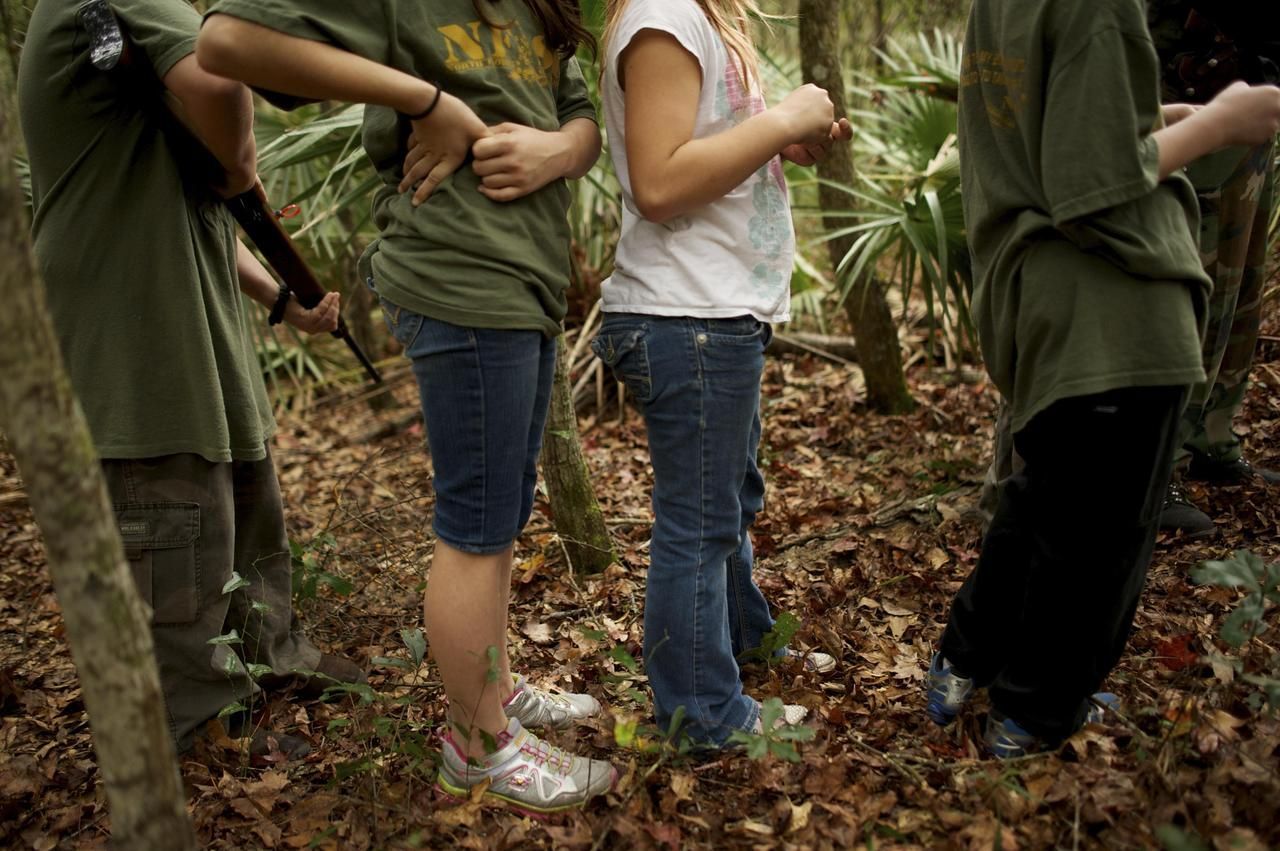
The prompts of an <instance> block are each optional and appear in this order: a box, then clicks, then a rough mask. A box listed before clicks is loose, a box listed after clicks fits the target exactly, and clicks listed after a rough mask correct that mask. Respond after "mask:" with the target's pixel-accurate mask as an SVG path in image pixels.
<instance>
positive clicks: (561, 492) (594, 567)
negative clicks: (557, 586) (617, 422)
mask: <svg viewBox="0 0 1280 851" xmlns="http://www.w3.org/2000/svg"><path fill="white" fill-rule="evenodd" d="M568 360H569V353H568V351H566V350H565V346H564V337H563V336H561V337H560V338H559V340H558V341H557V343H556V378H555V384H554V385H553V387H552V390H551V411H550V412H549V413H548V415H547V428H546V431H545V433H544V437H543V445H542V476H543V478H544V479H545V480H546V482H547V493H548V495H549V496H550V497H551V513H552V515H553V518H554V522H555V529H556V533H557V534H558V535H559V536H560V540H561V541H563V542H564V547H565V552H566V553H568V556H569V561H570V562H572V567H573V568H575V569H577V570H581V571H583V572H585V573H599V572H600V571H602V570H604V569H605V568H606V567H608V566H609V565H610V564H612V563H613V562H614V561H615V556H614V553H613V541H612V540H611V539H610V538H609V529H608V527H607V526H606V525H605V522H604V512H602V511H601V510H600V503H599V501H597V500H596V495H595V491H594V490H592V488H591V471H590V470H589V469H588V468H587V460H586V458H584V457H583V455H582V440H581V438H580V437H579V435H578V416H577V413H576V412H575V411H574V407H573V388H572V387H571V386H570V384H569V363H568Z"/></svg>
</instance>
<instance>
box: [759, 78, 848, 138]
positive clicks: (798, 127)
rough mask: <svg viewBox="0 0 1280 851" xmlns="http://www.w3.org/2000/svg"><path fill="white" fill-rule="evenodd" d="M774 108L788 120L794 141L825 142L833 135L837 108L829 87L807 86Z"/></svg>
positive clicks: (788, 96) (810, 84) (797, 90)
mask: <svg viewBox="0 0 1280 851" xmlns="http://www.w3.org/2000/svg"><path fill="white" fill-rule="evenodd" d="M774 109H775V110H776V111H777V113H778V115H780V116H781V117H782V118H783V120H784V121H786V122H787V125H788V127H789V128H790V135H791V138H792V143H793V144H799V145H810V144H816V145H821V144H822V143H823V142H825V141H828V140H829V139H830V138H831V126H832V125H833V124H835V121H836V108H835V105H834V104H832V103H831V98H830V97H829V96H828V95H827V92H826V90H825V89H820V88H818V87H817V86H815V85H813V84H812V83H809V84H807V85H803V86H801V87H800V88H798V89H796V90H795V91H794V92H792V93H791V94H789V95H787V97H786V100H784V101H783V102H782V103H780V104H778V105H777V106H775V107H774Z"/></svg>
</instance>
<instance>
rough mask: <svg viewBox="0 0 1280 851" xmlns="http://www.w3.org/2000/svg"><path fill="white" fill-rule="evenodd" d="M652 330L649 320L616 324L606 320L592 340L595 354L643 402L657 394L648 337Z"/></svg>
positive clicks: (592, 348)
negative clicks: (650, 362)
mask: <svg viewBox="0 0 1280 851" xmlns="http://www.w3.org/2000/svg"><path fill="white" fill-rule="evenodd" d="M648 333H649V328H648V326H647V325H645V324H640V325H638V326H627V327H614V328H610V327H609V326H608V325H607V324H606V325H605V327H604V328H602V329H601V331H600V333H599V334H597V335H596V338H595V339H594V340H592V341H591V351H592V352H594V353H595V356H596V357H598V358H600V360H601V361H602V362H603V363H604V365H605V366H607V367H609V371H610V372H612V373H613V376H614V378H616V379H617V380H618V381H620V382H621V383H622V384H623V385H625V386H626V388H627V390H628V391H629V392H630V393H631V395H632V396H634V397H635V398H636V399H637V400H638V401H640V402H648V401H649V400H650V397H652V395H653V378H652V375H651V374H650V371H649V349H648V346H647V345H646V340H645V338H646V337H647V336H648Z"/></svg>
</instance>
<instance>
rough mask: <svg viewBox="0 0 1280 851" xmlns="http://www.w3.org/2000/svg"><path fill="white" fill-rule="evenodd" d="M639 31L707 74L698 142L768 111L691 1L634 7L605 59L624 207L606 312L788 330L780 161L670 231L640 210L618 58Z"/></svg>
mask: <svg viewBox="0 0 1280 851" xmlns="http://www.w3.org/2000/svg"><path fill="white" fill-rule="evenodd" d="M641 30H659V31H661V32H665V33H670V34H671V35H672V36H674V37H675V38H676V40H677V41H679V42H680V44H681V45H682V46H683V47H684V49H685V50H687V51H689V52H690V53H691V54H693V56H694V57H695V58H696V59H697V60H698V62H699V64H700V65H701V66H702V96H701V98H700V99H699V102H698V118H697V123H696V124H695V126H694V132H693V135H694V138H696V139H701V138H706V137H708V136H714V135H717V134H719V133H723V132H724V131H726V130H729V129H731V128H733V127H736V126H738V125H739V124H741V123H742V122H744V121H746V120H747V119H748V118H750V117H752V116H753V115H757V114H759V113H761V112H763V111H764V110H765V108H766V105H765V101H764V97H763V96H762V95H761V93H760V92H759V90H758V87H755V88H756V90H753V91H748V90H747V89H745V88H744V86H743V84H742V76H741V74H740V72H739V70H738V64H737V62H736V61H735V60H731V58H730V56H731V54H730V52H729V50H728V49H727V48H726V46H725V44H724V41H723V39H721V38H720V34H719V33H718V32H716V30H715V28H714V27H713V26H712V25H711V22H710V21H708V20H707V17H706V15H705V14H704V13H703V11H702V9H701V7H699V5H698V4H697V2H696V1H695V0H631V2H630V3H629V4H628V5H627V7H626V9H625V10H624V12H623V13H622V18H621V20H620V21H619V22H618V26H617V28H616V30H615V36H614V38H613V40H612V41H611V43H610V45H609V49H608V54H607V55H606V57H605V58H606V61H607V63H608V64H607V65H606V68H607V69H608V70H607V73H606V75H605V88H604V93H603V100H604V113H605V123H606V126H607V128H608V131H609V144H610V148H611V151H612V156H613V164H614V168H615V169H616V170H617V173H618V177H619V179H620V180H621V181H622V190H623V200H624V208H623V212H622V235H621V238H620V240H619V242H618V252H617V268H616V269H615V270H614V273H613V277H611V278H610V279H609V280H607V281H605V282H604V286H603V299H604V310H605V311H607V312H611V313H643V314H650V315H656V316H695V317H699V318H703V319H715V318H721V319H723V318H728V317H732V316H743V315H745V314H750V315H752V316H754V317H755V318H757V319H759V320H761V321H762V322H771V323H776V322H786V321H787V320H788V319H789V318H790V311H791V270H792V264H793V262H794V259H795V249H796V241H795V230H794V228H793V226H792V221H791V203H790V200H789V198H788V195H787V184H786V179H785V178H784V176H783V172H782V160H781V158H779V157H775V158H774V159H773V160H772V161H770V162H769V163H767V164H765V165H764V166H762V167H761V168H760V170H759V171H757V172H756V173H755V174H753V175H752V176H751V177H750V178H748V179H747V181H746V182H745V183H743V184H742V185H741V186H739V187H738V188H736V189H734V190H733V191H732V192H730V193H729V194H728V195H726V196H725V197H723V198H721V199H720V200H718V201H716V202H714V203H712V204H710V205H708V206H706V207H703V208H701V209H698V210H695V211H693V212H690V213H687V214H685V215H683V216H680V217H677V218H675V219H672V220H671V221H668V222H667V223H665V224H655V223H654V222H650V221H648V220H646V219H645V218H644V217H642V216H641V215H640V214H639V212H638V210H637V208H636V204H635V193H634V192H633V191H632V187H631V173H630V170H629V169H628V163H627V128H626V113H625V104H624V100H623V97H624V95H623V91H622V88H621V87H620V86H619V85H618V57H619V56H620V55H621V54H622V52H623V51H624V50H625V49H626V48H627V46H628V45H629V44H630V43H631V41H632V40H633V39H634V38H635V37H636V35H637V34H638V33H639V32H640V31H641Z"/></svg>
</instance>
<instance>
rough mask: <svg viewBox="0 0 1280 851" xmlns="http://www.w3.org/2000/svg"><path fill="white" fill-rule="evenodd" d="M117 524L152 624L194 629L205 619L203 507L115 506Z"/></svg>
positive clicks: (169, 504) (191, 504) (188, 504)
mask: <svg viewBox="0 0 1280 851" xmlns="http://www.w3.org/2000/svg"><path fill="white" fill-rule="evenodd" d="M116 521H117V523H118V524H119V527H120V538H121V540H123V541H124V549H125V555H126V556H127V557H128V559H129V567H130V569H131V570H132V571H133V577H134V580H135V581H136V582H137V585H138V593H139V594H141V595H142V598H143V599H144V600H145V601H146V602H147V604H148V605H150V606H151V611H152V615H151V622H152V623H153V624H189V623H194V622H195V620H196V618H197V617H198V616H199V614H200V590H199V588H200V586H199V552H198V550H197V546H196V542H197V541H198V540H199V538H200V506H199V505H198V504H196V503H194V502H150V503H129V504H126V505H118V506H116Z"/></svg>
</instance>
